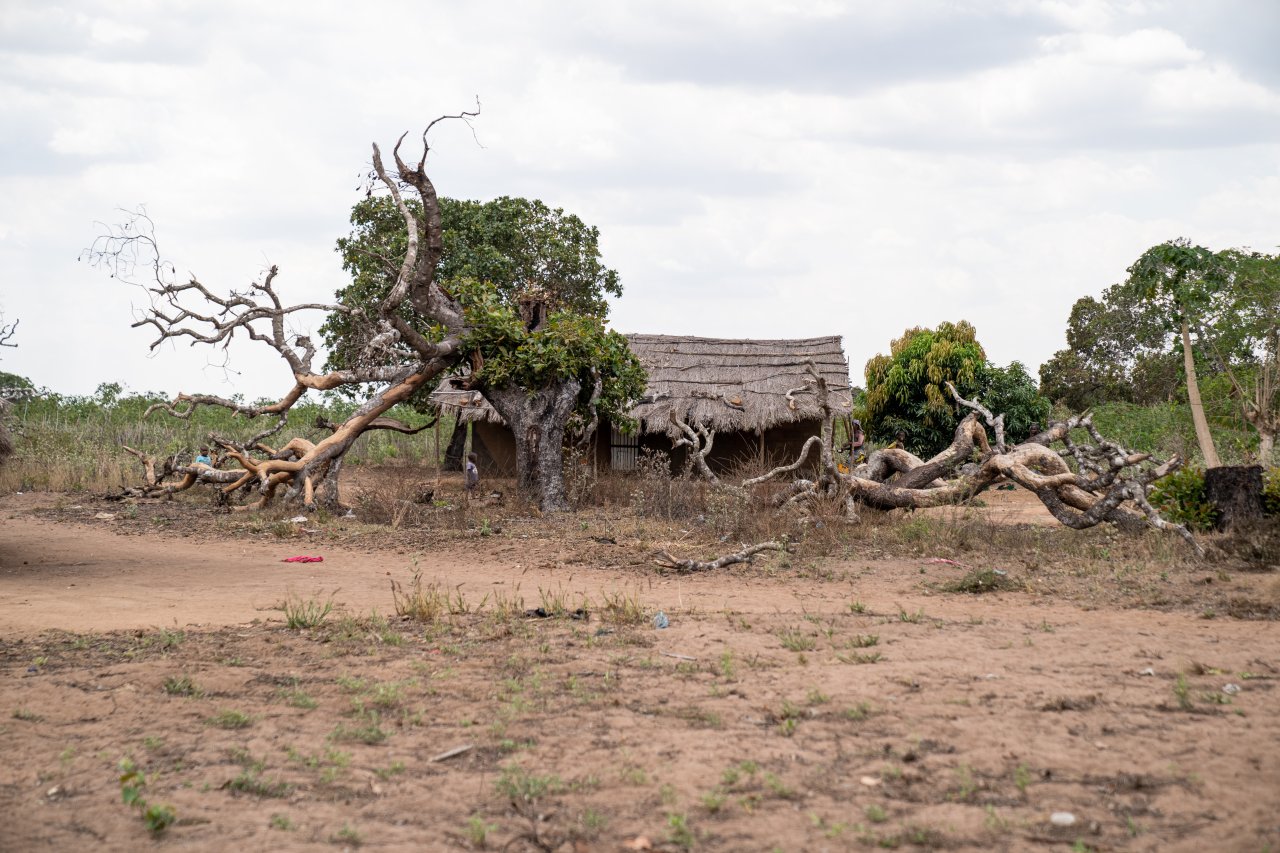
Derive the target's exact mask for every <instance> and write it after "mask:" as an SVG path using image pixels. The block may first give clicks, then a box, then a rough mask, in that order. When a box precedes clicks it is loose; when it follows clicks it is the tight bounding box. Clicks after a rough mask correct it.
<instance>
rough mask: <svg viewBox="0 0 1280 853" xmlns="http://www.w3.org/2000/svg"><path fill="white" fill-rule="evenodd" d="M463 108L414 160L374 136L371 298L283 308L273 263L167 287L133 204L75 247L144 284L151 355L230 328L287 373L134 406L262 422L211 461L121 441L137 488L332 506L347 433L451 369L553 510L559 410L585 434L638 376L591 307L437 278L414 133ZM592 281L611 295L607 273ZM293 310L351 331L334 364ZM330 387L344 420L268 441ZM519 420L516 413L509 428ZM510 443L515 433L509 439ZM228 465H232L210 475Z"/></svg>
mask: <svg viewBox="0 0 1280 853" xmlns="http://www.w3.org/2000/svg"><path fill="white" fill-rule="evenodd" d="M475 114H476V113H472V112H463V113H461V114H459V115H456V116H444V117H441V118H439V119H436V120H435V121H433V122H431V124H429V125H428V126H427V129H426V130H425V131H424V132H423V134H422V143H421V145H422V149H421V156H420V157H419V158H418V160H417V162H416V164H415V163H412V162H406V161H405V160H404V159H403V158H402V155H401V148H402V146H403V144H404V141H405V136H401V137H400V139H399V140H398V141H397V142H396V145H395V148H394V149H393V151H392V156H393V159H394V168H388V167H387V166H386V164H385V163H384V161H383V157H382V152H381V150H380V149H379V147H378V146H377V145H376V144H375V145H374V146H373V167H372V170H371V172H370V173H369V189H370V191H371V192H373V191H382V192H385V193H386V195H387V197H388V198H389V209H391V210H394V211H395V212H396V214H397V215H398V216H399V218H400V227H399V228H398V229H394V228H393V229H391V230H392V231H394V232H395V233H394V234H393V235H392V236H391V237H389V238H388V241H387V243H388V245H389V246H391V248H392V250H393V253H394V256H392V254H389V253H386V252H383V253H379V254H377V256H376V257H375V258H374V263H375V264H376V265H377V267H378V268H380V269H389V270H390V274H389V275H388V277H387V279H386V281H385V287H374V288H373V292H372V294H370V293H369V292H368V291H363V292H362V293H363V294H364V296H365V298H361V299H351V300H344V299H342V298H341V296H342V294H341V293H340V294H339V296H340V298H339V299H338V301H336V302H334V303H308V304H301V305H288V304H286V303H285V302H284V301H283V300H282V299H281V297H280V295H279V292H278V290H277V276H278V274H279V271H278V269H277V268H276V267H274V266H273V267H271V269H270V270H268V271H267V273H266V274H265V275H264V277H263V278H262V279H261V280H260V281H256V282H254V283H253V284H252V285H251V286H250V287H249V289H248V290H246V291H234V290H233V291H231V293H230V294H229V295H228V296H221V295H219V294H218V293H217V292H215V291H214V290H213V289H212V288H210V287H208V286H206V285H205V284H204V283H202V282H201V281H199V280H198V279H196V278H194V277H193V278H191V279H190V280H188V281H186V282H181V281H179V280H178V278H177V276H176V271H175V268H174V267H173V265H172V264H169V263H167V262H165V261H164V260H162V256H161V254H160V252H159V248H158V245H157V243H156V238H155V232H154V228H153V226H152V222H151V220H150V219H149V218H148V217H147V216H146V214H145V212H143V211H139V212H138V213H136V214H134V215H133V216H132V217H130V218H129V219H128V221H126V222H124V223H123V224H121V225H118V226H116V227H114V228H112V229H110V230H109V231H108V233H105V234H103V235H101V236H100V237H99V238H98V239H97V240H96V241H95V242H94V244H93V246H92V247H90V249H88V250H87V251H86V255H87V256H88V259H89V261H90V262H91V263H94V264H96V265H99V266H102V267H105V268H106V269H108V270H109V271H110V272H111V274H112V275H113V276H114V277H117V278H121V279H122V280H125V281H130V282H133V283H136V284H139V285H140V286H142V287H144V288H145V289H146V290H147V291H148V292H149V295H150V306H149V307H148V308H146V309H144V311H143V313H142V316H141V317H140V318H139V319H138V321H137V322H136V323H135V324H134V325H135V327H146V326H149V327H152V328H154V330H155V331H156V333H157V335H156V338H155V339H154V341H153V342H152V344H151V347H152V349H155V348H156V347H158V346H160V345H161V344H162V343H164V342H165V341H180V340H184V339H185V340H189V341H190V342H191V343H193V344H206V345H209V346H221V347H225V346H227V345H229V344H230V342H231V341H232V340H233V339H234V338H235V336H236V335H240V336H242V337H248V338H249V339H250V340H253V341H257V342H260V343H261V344H263V345H266V346H268V347H270V348H271V349H273V350H274V351H275V352H276V353H277V354H278V355H279V356H280V358H281V359H282V360H283V361H284V362H285V363H286V365H287V366H288V369H289V371H290V373H291V374H292V384H291V387H290V388H289V390H288V391H287V392H286V393H285V394H283V395H282V396H281V397H280V398H279V399H278V400H276V401H274V402H271V403H268V404H261V405H246V404H243V403H240V402H238V401H235V400H229V399H226V398H222V397H217V396H214V395H207V394H187V393H180V394H178V395H177V396H176V397H175V398H174V399H173V400H172V401H170V402H168V403H160V404H157V405H156V406H153V407H152V408H151V409H149V410H148V412H147V414H148V415H149V414H150V413H151V412H152V411H153V410H163V411H166V412H168V413H169V414H171V415H173V416H175V417H179V418H190V416H191V414H192V413H193V412H194V411H195V410H196V408H197V407H199V406H220V407H223V408H226V409H229V410H231V411H232V412H234V413H236V414H238V415H242V416H244V417H246V418H249V419H258V418H262V419H264V420H265V422H266V425H265V426H264V427H263V428H262V429H261V430H259V431H258V432H257V433H255V434H254V435H252V436H251V437H250V438H248V439H246V440H236V439H232V438H230V437H227V436H210V439H211V441H212V442H214V443H216V444H217V445H218V447H219V448H220V449H221V452H220V453H219V454H218V456H217V458H215V459H214V464H213V465H206V464H200V463H193V464H183V463H181V462H179V460H177V459H176V458H172V457H171V458H167V459H157V458H154V457H152V456H150V455H148V454H146V453H145V452H143V451H140V450H134V449H131V448H126V449H127V450H128V451H129V452H131V453H133V454H134V455H135V456H137V457H138V458H139V460H140V461H141V462H142V465H143V469H144V471H145V477H144V479H145V483H144V485H143V486H142V487H140V488H139V489H138V490H136V491H137V493H138V494H142V495H152V496H154V495H162V494H172V493H173V492H175V491H179V490H182V489H186V488H190V487H191V486H193V485H195V484H197V483H202V482H203V483H213V484H217V485H218V487H219V489H220V494H221V495H222V496H224V497H225V498H227V499H228V500H231V499H232V498H233V497H234V496H236V495H237V494H238V493H249V494H251V495H254V494H256V496H257V497H256V499H254V500H252V501H251V502H250V503H238V504H237V505H238V506H241V507H244V506H264V505H266V504H267V503H268V502H270V501H271V500H272V499H273V498H275V497H277V494H278V493H282V497H283V499H284V500H286V501H298V502H301V503H303V504H304V505H306V506H313V505H315V504H316V503H323V504H326V505H331V506H336V505H338V501H339V494H338V486H337V477H338V471H339V469H340V467H341V465H342V460H343V457H344V455H345V454H346V453H347V451H348V450H349V449H350V448H351V446H352V444H353V443H354V442H355V441H356V439H357V438H359V437H360V435H362V434H363V433H364V432H366V431H368V430H370V429H378V428H393V429H394V428H401V427H400V426H399V425H397V424H396V423H394V422H391V421H389V420H388V419H387V418H386V417H385V414H386V413H387V411H388V410H390V409H391V408H392V407H394V406H396V405H397V404H399V403H404V402H406V401H409V400H410V399H411V398H413V397H414V396H415V395H417V394H419V393H420V392H423V391H424V390H429V389H430V387H432V386H433V385H434V384H435V382H436V381H438V378H439V377H440V376H441V375H442V374H444V373H446V372H448V371H454V370H458V369H461V370H463V371H464V372H466V373H467V374H468V376H469V381H471V382H473V383H474V385H475V387H478V388H479V389H481V390H484V391H485V392H486V393H488V394H490V399H491V400H492V401H493V402H494V404H495V407H497V408H498V410H499V412H500V413H501V414H503V415H504V416H505V417H507V419H508V422H509V423H511V425H512V426H513V427H516V426H517V425H520V426H525V427H526V428H525V429H524V430H523V432H524V435H523V438H524V439H525V443H526V446H532V448H533V450H532V452H530V453H526V454H525V455H526V458H527V459H533V460H534V462H535V464H533V465H532V466H529V467H527V468H526V469H525V470H523V471H522V472H521V474H522V482H524V483H525V484H526V485H529V486H532V487H533V490H534V492H535V494H536V497H537V498H538V500H539V503H540V505H541V506H542V508H543V509H545V510H559V509H565V508H567V502H566V501H565V497H564V487H563V479H562V478H563V471H562V466H561V465H559V464H557V463H559V462H560V461H561V459H562V443H563V437H564V431H565V429H566V428H567V424H569V421H570V418H571V416H572V415H573V414H574V413H575V412H576V413H578V414H579V415H580V416H581V418H582V429H583V431H585V429H586V428H587V426H588V425H589V424H590V423H591V422H593V418H592V415H593V414H594V412H595V411H607V412H610V413H617V414H619V415H621V413H623V412H625V410H626V408H627V402H628V400H629V398H630V397H631V396H634V395H638V394H639V393H640V391H641V390H642V388H643V372H642V371H641V370H640V368H639V365H638V362H636V361H635V359H634V357H633V356H631V355H630V353H629V351H627V350H626V346H625V341H624V340H623V339H622V338H621V336H618V335H616V333H612V332H608V331H606V330H605V329H604V326H603V317H602V316H599V315H595V314H581V313H579V314H575V313H573V312H572V311H566V310H557V307H558V306H556V305H554V304H551V305H548V303H547V301H546V300H542V299H539V298H538V295H537V293H532V294H530V293H525V294H522V295H521V296H520V298H519V299H517V300H513V299H512V298H510V296H511V294H507V293H504V292H501V290H500V288H499V287H498V286H495V285H494V284H493V283H492V282H485V281H481V280H478V279H476V278H474V276H473V275H472V274H467V275H465V276H463V277H460V278H458V279H456V280H453V281H449V282H443V281H441V279H440V275H439V270H440V268H441V262H442V258H443V256H444V253H445V251H446V245H445V243H446V241H445V233H444V228H443V225H442V215H441V200H440V198H439V197H438V195H437V193H436V188H435V186H434V184H433V183H432V181H431V179H430V178H429V177H428V176H427V173H426V159H427V154H428V152H429V151H430V146H429V143H428V135H429V133H430V131H431V129H432V128H433V127H434V126H435V125H436V124H437V123H439V122H440V121H442V120H445V119H449V118H453V119H462V120H467V119H469V118H470V117H472V116H474V115H475ZM406 135H407V134H406ZM406 193H410V194H411V195H410V196H409V197H406ZM140 279H141V280H140ZM605 285H606V287H605V289H606V290H608V291H609V292H613V289H616V278H615V279H610V280H607V281H606V282H605ZM611 288H612V289H611ZM600 303H601V304H603V299H601V300H600ZM522 307H523V308H524V309H525V312H526V315H527V314H528V313H529V312H530V311H532V313H534V314H536V315H537V321H536V322H530V321H529V318H528V317H527V316H525V317H522V316H521V308H522ZM307 311H320V312H327V313H328V315H329V316H330V317H331V318H337V319H336V320H332V321H331V322H330V323H329V324H327V326H328V327H331V328H343V329H349V330H354V331H353V333H352V334H350V335H347V336H346V337H345V338H344V341H343V343H344V348H343V349H342V350H341V352H340V358H339V359H338V360H337V363H330V364H328V365H326V366H325V367H324V368H321V369H318V370H317V369H316V368H315V367H314V361H315V358H316V355H317V350H316V346H315V345H314V343H313V342H312V341H311V339H310V338H308V337H306V336H302V335H297V334H292V333H290V332H289V331H288V326H289V324H290V322H291V321H292V320H293V319H294V318H295V317H296V315H299V314H300V313H302V312H307ZM339 389H358V394H359V396H360V399H361V400H362V402H361V403H360V405H359V406H358V407H357V408H356V410H355V411H354V413H352V414H351V416H350V417H348V418H347V419H346V420H345V421H343V422H341V423H336V424H331V425H328V426H329V428H330V430H331V431H330V434H329V435H328V436H326V437H324V438H322V439H320V440H319V441H311V440H310V439H307V438H304V437H302V436H293V437H289V438H287V439H286V440H284V441H281V439H282V438H283V436H280V433H281V432H282V431H283V430H284V429H285V427H286V425H287V423H288V413H289V411H290V409H291V408H292V407H293V406H294V404H296V403H297V402H298V400H300V399H301V398H302V397H303V395H304V394H306V393H307V392H308V391H333V390H339ZM503 392H509V393H507V394H506V395H505V396H504V393H503ZM507 396H509V397H510V398H511V405H510V406H508V407H506V410H504V408H503V407H502V406H500V405H499V402H500V400H505V397H507ZM522 416H527V419H528V420H529V421H530V423H528V424H527V425H526V424H524V423H523V422H522V420H521V418H522ZM535 421H536V422H535ZM521 438H522V436H521V432H520V431H519V430H517V442H519V441H520V439H521ZM268 442H270V443H268ZM228 461H234V462H235V463H237V464H238V466H239V467H238V468H228V469H224V468H223V467H222V466H223V465H224V464H226V463H227V462H228Z"/></svg>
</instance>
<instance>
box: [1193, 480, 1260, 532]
mask: <svg viewBox="0 0 1280 853" xmlns="http://www.w3.org/2000/svg"><path fill="white" fill-rule="evenodd" d="M1204 494H1205V498H1206V499H1208V501H1209V502H1210V503H1212V504H1213V505H1214V506H1215V507H1217V508H1218V522H1217V526H1218V529H1219V530H1230V529H1231V528H1233V527H1236V526H1237V525H1240V524H1243V523H1246V522H1249V521H1253V520H1255V519H1257V518H1260V517H1261V516H1262V466H1261V465H1222V466H1219V467H1217V468H1210V469H1209V470H1207V471H1205V472H1204Z"/></svg>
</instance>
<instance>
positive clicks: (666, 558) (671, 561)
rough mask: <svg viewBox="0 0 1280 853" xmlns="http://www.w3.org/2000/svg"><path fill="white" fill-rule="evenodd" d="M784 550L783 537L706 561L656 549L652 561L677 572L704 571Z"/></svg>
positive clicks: (747, 561) (785, 543)
mask: <svg viewBox="0 0 1280 853" xmlns="http://www.w3.org/2000/svg"><path fill="white" fill-rule="evenodd" d="M786 550H787V541H786V539H785V538H784V539H783V540H782V541H780V542H761V543H759V544H758V545H751V546H749V547H747V548H743V549H742V550H741V551H737V552H735V553H733V554H726V555H725V556H723V557H720V558H718V559H715V560H706V561H703V560H688V559H677V558H676V557H673V556H671V555H670V554H668V553H667V552H666V551H658V552H656V553H655V554H654V561H653V562H654V563H655V564H656V565H659V566H661V567H662V568H664V569H671V570H674V571H677V572H705V571H713V570H715V569H723V568H724V567H725V566H732V565H733V564H735V563H749V562H751V558H752V557H754V556H755V555H756V554H759V553H762V552H764V551H784V552H785V551H786Z"/></svg>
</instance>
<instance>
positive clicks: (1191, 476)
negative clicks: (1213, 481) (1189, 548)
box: [1151, 468, 1218, 530]
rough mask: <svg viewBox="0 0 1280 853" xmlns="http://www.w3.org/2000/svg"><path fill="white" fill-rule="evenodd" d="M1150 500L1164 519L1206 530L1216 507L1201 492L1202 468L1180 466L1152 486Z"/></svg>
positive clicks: (1216, 515)
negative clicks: (1180, 467)
mask: <svg viewBox="0 0 1280 853" xmlns="http://www.w3.org/2000/svg"><path fill="white" fill-rule="evenodd" d="M1151 503H1152V504H1153V505H1154V506H1155V508H1156V509H1158V510H1160V514H1161V515H1163V516H1164V517H1165V519H1166V520H1168V521H1172V522H1174V523H1176V524H1185V525H1187V527H1189V528H1190V529H1192V530H1209V529H1210V528H1212V527H1213V525H1214V522H1216V521H1217V519H1218V510H1217V508H1216V507H1215V506H1214V505H1213V504H1211V503H1210V502H1209V500H1208V498H1206V497H1205V493H1204V471H1203V470H1202V469H1200V468H1182V469H1180V470H1178V471H1175V472H1174V473H1172V474H1170V475H1169V476H1168V477H1165V478H1163V479H1161V480H1160V481H1159V482H1157V483H1156V484H1155V486H1154V487H1153V488H1152V489H1151Z"/></svg>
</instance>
